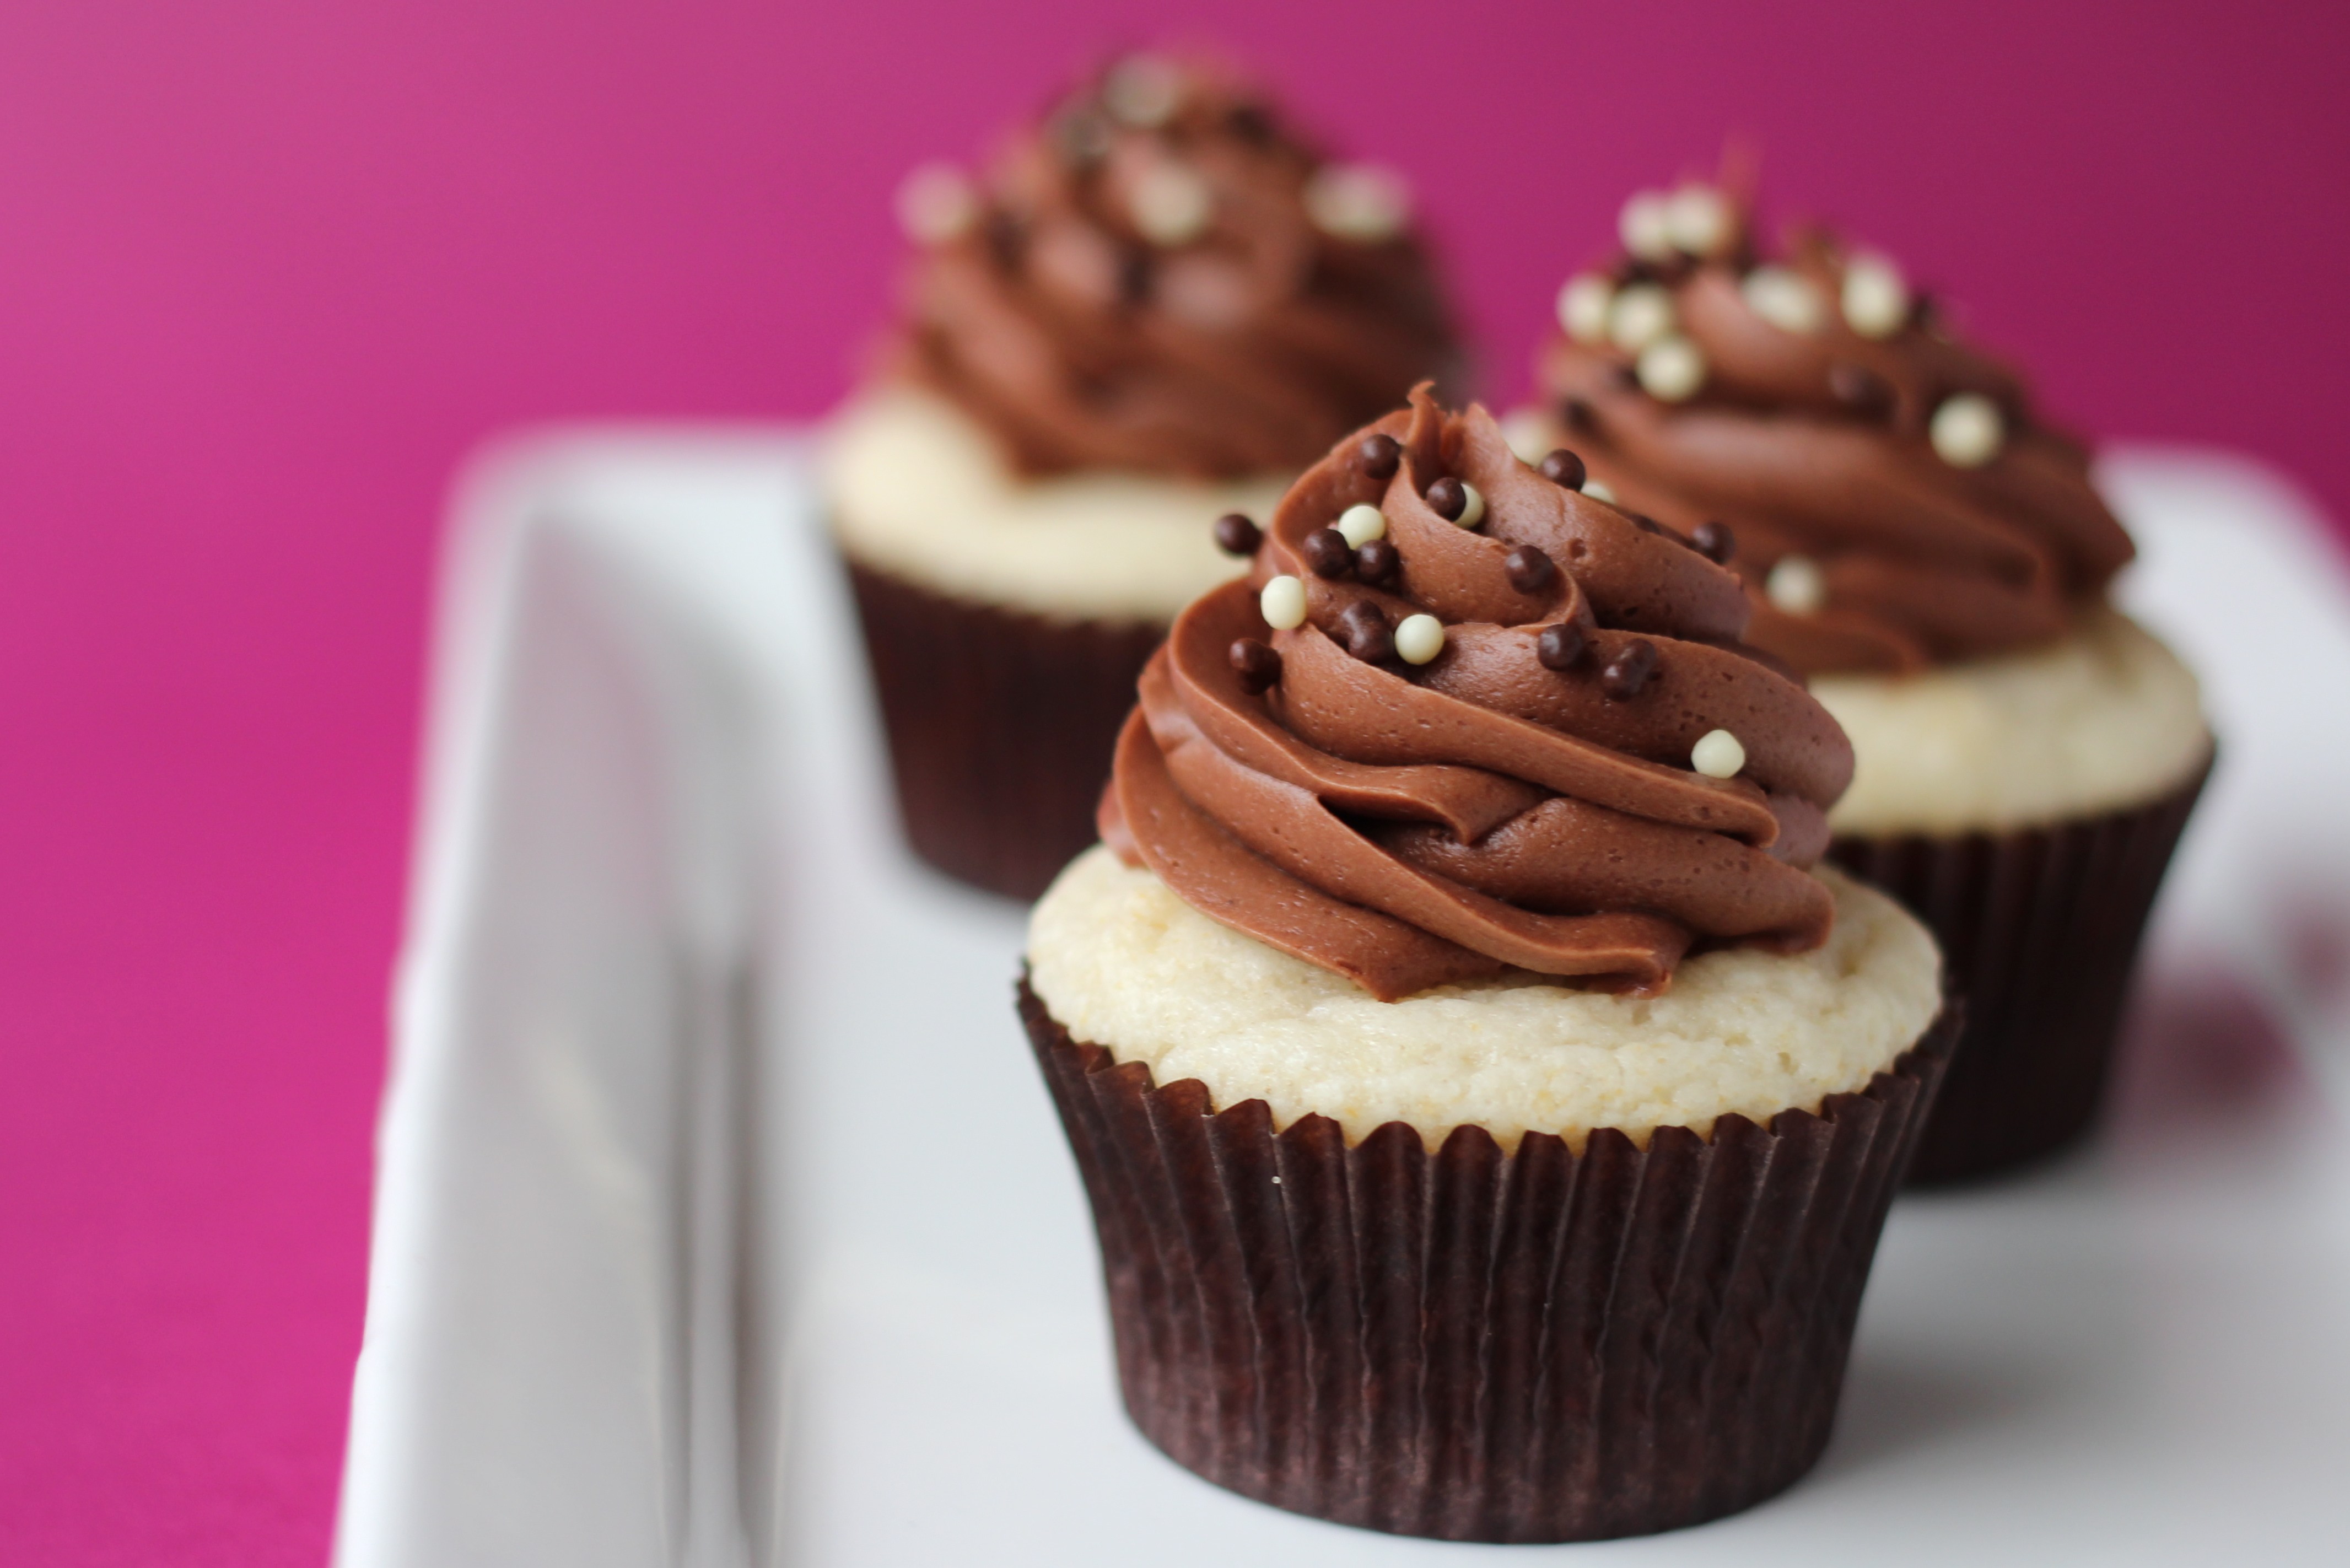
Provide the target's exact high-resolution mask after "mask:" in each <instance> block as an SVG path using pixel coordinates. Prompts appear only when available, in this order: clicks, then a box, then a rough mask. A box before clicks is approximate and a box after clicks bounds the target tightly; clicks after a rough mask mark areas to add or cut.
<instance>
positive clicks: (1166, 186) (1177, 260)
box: [827, 56, 1456, 898]
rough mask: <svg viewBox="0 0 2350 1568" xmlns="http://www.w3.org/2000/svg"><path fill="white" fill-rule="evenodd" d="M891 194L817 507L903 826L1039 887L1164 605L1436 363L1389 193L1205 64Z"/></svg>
mask: <svg viewBox="0 0 2350 1568" xmlns="http://www.w3.org/2000/svg"><path fill="white" fill-rule="evenodd" d="M899 216H900V218H901V220H902V222H903V224H904V226H905V228H906V230H907V233H908V234H909V236H910V239H911V240H912V241H913V242H914V244H916V246H917V247H918V251H917V254H916V256H915V258H914V261H913V265H912V266H911V269H910V274H909V277H908V281H907V286H906V289H905V292H904V301H903V306H902V311H901V317H900V319H899V324H898V327H897V329H896V331H895V334H894V336H893V337H892V339H891V344H890V348H889V353H888V354H887V355H886V356H885V357H884V358H883V361H882V363H881V365H880V367H879V370H878V373H877V374H876V375H875V376H874V377H873V378H872V379H871V381H870V383H869V384H868V386H867V387H866V389H864V390H863V391H862V392H861V393H860V394H859V395H858V397H857V398H856V399H854V400H852V402H851V403H850V404H849V406H848V407H847V408H846V409H845V410H843V411H842V412H841V414H840V415H839V417H838V418H837V421H835V426H834V429H833V431H832V432H831V439H830V441H829V443H828V451H827V488H828V494H829V504H830V510H831V515H832V520H833V524H834V528H835V532H836V534H837V538H838V540H839V543H840V546H841V549H842V551H843V553H844V554H845V555H846V556H847V561H848V565H849V570H850V574H851V577H852V580H853V584H854V587H855V589H856V594H857V601H858V611H859V615H860V618H861V620H862V622H863V626H864V630H865V637H866V642H867V646H868V652H869V653H870V655H871V659H872V667H873V672H874V679H875V684H876V687H877V690H878V694H879V699H880V702H881V708H882V713H883V718H884V720H885V723H886V727H887V729H888V732H889V747H890V757H891V763H892V766H893V770H894V773H895V776H896V781H897V786H898V793H899V805H900V808H901V815H902V817H903V819H904V822H905V826H906V829H907V833H908V836H909V837H910V840H911V842H912V844H913V846H914V848H915V850H916V851H917V852H918V853H919V854H920V855H921V856H922V857H924V858H925V859H927V860H929V861H930V862H931V863H932V864H933V865H935V866H937V867H940V868H941V869H942V870H945V871H947V872H949V873H951V874H952V875H954V876H956V877H961V878H962V879H964V880H966V881H969V882H972V883H976V884H978V885H979V886H982V887H984V888H993V889H994V890H996V891H999V892H1003V893H1007V894H1011V895H1014V896H1015V897H1020V898H1033V897H1034V896H1035V894H1036V893H1037V892H1039V891H1040V890H1042V888H1044V886H1045V883H1046V882H1047V881H1048V880H1050V879H1051V877H1052V875H1053V873H1054V872H1055V871H1057V870H1058V869H1059V868H1060V867H1061V866H1062V865H1064V864H1065V863H1066V861H1067V860H1068V858H1069V857H1070V856H1071V855H1073V854H1075V853H1076V851H1077V850H1078V849H1079V848H1081V847H1083V846H1085V845H1086V844H1087V843H1088V842H1090V841H1091V839H1092V836H1093V830H1092V813H1093V802H1094V797H1095V795H1096V794H1097V792H1098V790H1099V788H1100V785H1101V783H1102V781H1103V779H1104V778H1106V777H1107V774H1108V771H1109V753H1110V745H1111V742H1112V739H1113V737H1114V736H1115V734H1116V732H1117V729H1118V722H1119V721H1120V720H1121V719H1122V718H1123V717H1124V716H1125V712H1126V710H1127V708H1128V705H1129V704H1130V702H1131V701H1132V698H1133V688H1134V679H1135V676H1136V673H1137V672H1138V671H1139V670H1140V669H1141V666H1142V662H1143V660H1144V659H1146V658H1148V657H1149V652H1150V650H1151V649H1153V648H1155V647H1156V646H1157V645H1158V643H1159V639H1161V638H1162V637H1163V636H1164V635H1165V633H1166V628H1167V624H1168V622H1169V621H1170V619H1172V618H1173V617H1174V615H1175V613H1176V611H1178V610H1179V609H1180V608H1181V607H1183V606H1184V605H1185V604H1186V603H1188V602H1189V601H1190V600H1191V598H1193V597H1195V596H1197V595H1198V594H1199V593H1201V591H1202V590H1204V589H1205V588H1207V587H1211V586H1212V585H1213V584H1215V583H1216V582H1218V581H1220V580H1222V579H1223V578H1226V577H1229V576H1232V574H1233V572H1234V571H1236V570H1237V569H1238V567H1237V565H1236V562H1235V558H1234V557H1235V556H1236V555H1237V556H1245V555H1247V554H1248V553H1249V551H1250V550H1251V549H1253V547H1254V544H1253V536H1254V533H1255V519H1258V518H1261V517H1263V515H1264V514H1265V511H1266V509H1267V508H1269V507H1270V506H1271V505H1272V504H1273V503H1274V501H1275V500H1276V499H1278V497H1279V496H1280V494H1281V492H1282V489H1283V487H1284V485H1285V484H1286V483H1287V482H1288V481H1289V479H1291V478H1292V477H1294V476H1295V473H1296V472H1297V471H1298V470H1300V469H1302V468H1303V467H1305V465H1306V464H1307V463H1309V462H1313V461H1314V460H1315V458H1316V457H1318V456H1320V455H1321V453H1322V452H1323V451H1324V450H1325V449H1326V448H1327V447H1328V446H1329V444H1330V442H1331V441H1334V440H1336V438H1337V437H1338V436H1339V435H1340V434H1341V433H1343V432H1344V431H1347V430H1349V429H1351V428H1353V427H1354V426H1356V425H1357V424H1360V423H1362V422H1363V421H1366V420H1367V419H1370V418H1372V417H1373V416H1374V415H1376V414H1377V413H1378V411H1380V410H1384V409H1387V408H1390V407H1392V406H1394V404H1395V403H1396V401H1397V400H1399V399H1400V398H1401V397H1402V395H1403V393H1404V391H1405V389H1407V388H1409V386H1411V385H1412V384H1413V383H1414V382H1416V381H1418V380H1419V379H1422V378H1424V377H1429V376H1431V375H1445V374H1449V373H1451V371H1452V369H1453V362H1454V358H1455V355H1456V349H1455V347H1454V340H1453V336H1452V332H1451V326H1450V322H1449V318H1448V313H1447V310H1446V307H1445V306H1444V303H1443V300H1442V298H1441V296H1440V292H1439V290H1438V287H1437V285H1436V281H1435V276H1434V273H1433V269H1432V267H1431V265H1430V259H1429V255H1428V253H1427V250H1426V248H1425V247H1424V246H1423V245H1422V244H1421V243H1420V241H1419V238H1418V236H1417V234H1416V233H1415V231H1414V229H1413V227H1412V225H1411V223H1410V211H1409V195H1408V192H1407V191H1406V189H1405V187H1404V186H1403V184H1402V182H1401V181H1400V180H1399V178H1398V177H1397V176H1395V175H1394V174H1392V173H1390V172H1388V171H1384V170H1381V169H1378V168H1376V167H1374V166H1370V165H1365V164H1347V163H1337V162H1331V161H1326V160H1325V159H1324V158H1323V157H1322V156H1321V155H1320V154H1319V153H1318V152H1316V151H1314V150H1313V149H1312V148H1311V147H1310V146H1309V145H1308V144H1307V143H1305V141H1303V140H1300V139H1299V138H1298V137H1297V136H1295V134H1294V133H1293V132H1292V131H1291V130H1289V129H1288V128H1287V127H1286V126H1285V125H1284V123H1283V121H1282V119H1281V118H1280V117H1279V115H1278V114H1277V113H1276V112H1275V111H1274V109H1273V108H1272V107H1271V106H1270V105H1269V104H1268V103H1267V102H1266V100H1265V99H1263V97H1262V96H1260V95H1258V94H1257V93H1255V92H1254V91H1253V90H1252V89H1250V88H1246V87H1244V86H1243V85H1242V84H1240V83H1238V82H1236V81H1234V80H1232V79H1231V78H1227V77H1225V76H1223V75H1222V74H1221V73H1218V72H1215V71H1212V70H1210V69H1207V68H1204V67H1199V66H1196V65H1190V64H1184V63H1180V62H1176V61H1172V60H1169V59H1165V58H1162V57H1157V56H1133V57H1128V58H1126V59H1124V60H1121V61H1119V62H1118V64H1116V65H1115V66H1113V67H1111V68H1110V69H1108V70H1107V71H1106V72H1104V73H1103V74H1102V75H1101V76H1100V77H1099V78H1097V79H1095V80H1091V81H1088V82H1087V83H1086V84H1085V85H1084V86H1082V87H1081V88H1078V89H1077V90H1076V91H1075V92H1074V93H1072V94H1071V95H1070V96H1069V97H1068V98H1067V99H1066V100H1065V101H1063V102H1062V103H1061V104H1059V105H1058V106H1057V107H1056V108H1055V109H1054V110H1053V111H1052V112H1051V113H1050V114H1048V115H1047V116H1046V117H1045V119H1044V120H1043V122H1042V123H1041V124H1038V125H1035V126H1032V127H1028V128H1025V129H1024V130H1020V131H1018V132H1016V133H1015V134H1014V135H1013V136H1012V137H1010V138H1009V139H1008V140H1007V141H1006V142H1005V144H1004V145H1003V148H1002V149H1001V150H1000V151H999V152H998V153H997V154H996V156H995V157H994V158H993V161H991V162H990V163H989V164H988V166H987V168H986V170H985V171H984V172H983V174H982V175H981V176H979V177H976V178H974V177H972V176H969V175H966V174H964V173H962V171H958V170H956V169H952V168H950V167H947V166H944V165H933V166H929V167H926V168H923V169H920V170H918V171H915V173H914V174H913V175H912V176H910V178H909V179H908V181H907V182H906V183H905V185H904V187H903V188H902V189H901V191H900V192H899ZM1220 516H1229V517H1230V518H1231V521H1230V522H1228V523H1226V524H1224V525H1223V527H1222V532H1221V534H1220V535H1217V536H1216V538H1211V534H1210V528H1209V525H1210V524H1211V523H1212V522H1214V521H1215V520H1216V519H1217V518H1218V517H1220ZM1217 538H1221V540H1222V544H1223V545H1224V546H1225V547H1224V548H1223V549H1219V548H1218V545H1217Z"/></svg>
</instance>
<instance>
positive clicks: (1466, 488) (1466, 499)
mask: <svg viewBox="0 0 2350 1568" xmlns="http://www.w3.org/2000/svg"><path fill="white" fill-rule="evenodd" d="M1461 498H1462V499H1461V515H1460V516H1458V517H1455V518H1454V519H1453V520H1452V522H1453V524H1454V526H1456V527H1460V528H1474V527H1475V526H1477V524H1480V523H1482V522H1483V521H1484V520H1485V496H1484V493H1483V492H1482V491H1481V490H1479V489H1478V488H1477V487H1476V486H1475V485H1473V484H1471V483H1469V482H1468V481H1466V480H1463V481H1461Z"/></svg>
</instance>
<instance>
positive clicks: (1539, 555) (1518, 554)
mask: <svg viewBox="0 0 2350 1568" xmlns="http://www.w3.org/2000/svg"><path fill="white" fill-rule="evenodd" d="M1502 571H1503V574H1504V575H1505V576H1508V577H1509V579H1510V587H1513V588H1515V589H1517V590H1518V592H1520V593H1522V594H1538V593H1541V592H1542V591H1543V590H1544V589H1545V588H1547V587H1550V586H1551V584H1553V583H1555V582H1556V581H1557V580H1558V563H1557V562H1555V561H1554V560H1552V559H1551V558H1550V555H1549V553H1548V552H1547V551H1545V550H1544V549H1543V548H1542V547H1541V546H1540V545H1519V546H1518V547H1517V548H1516V549H1514V550H1512V551H1511V552H1510V553H1509V554H1508V555H1506V556H1503V557H1502Z"/></svg>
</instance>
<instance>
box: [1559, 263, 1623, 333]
mask: <svg viewBox="0 0 2350 1568" xmlns="http://www.w3.org/2000/svg"><path fill="white" fill-rule="evenodd" d="M1615 302H1616V286H1615V285H1614V284H1612V283H1610V282H1608V281H1607V279H1606V278H1604V277H1602V276H1600V275H1598V274H1597V273H1596V272H1579V273H1576V274H1575V275H1574V276H1573V277H1571V278H1568V279H1567V280H1566V281H1565V283H1563V284H1561V285H1559V286H1558V325H1559V327H1560V329H1561V330H1563V331H1564V332H1565V334H1566V335H1567V336H1568V337H1572V338H1574V339H1575V341H1576V342H1577V343H1589V344H1594V345H1596V344H1600V343H1605V342H1607V314H1608V312H1607V307H1608V306H1611V305H1613V304H1614V303H1615Z"/></svg>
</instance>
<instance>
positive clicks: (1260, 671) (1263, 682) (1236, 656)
mask: <svg viewBox="0 0 2350 1568" xmlns="http://www.w3.org/2000/svg"><path fill="white" fill-rule="evenodd" d="M1225 657H1226V658H1228V659H1231V660H1232V669H1233V670H1237V671H1238V672H1239V674H1240V678H1241V690H1242V691H1245V692H1247V693H1248V694H1249V695H1250V696H1252V697H1255V696H1258V695H1260V694H1262V693H1263V692H1264V691H1267V690H1268V689H1270V688H1271V687H1272V685H1273V683H1274V681H1276V680H1280V679H1281V654H1280V653H1279V652H1278V651H1277V650H1276V649H1274V648H1272V647H1270V646H1269V645H1267V644H1265V643H1262V642H1259V641H1258V640H1257V639H1255V638H1253V637H1244V638H1242V639H1240V640H1239V641H1238V642H1235V643H1233V644H1232V647H1231V648H1229V649H1226V650H1225Z"/></svg>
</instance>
